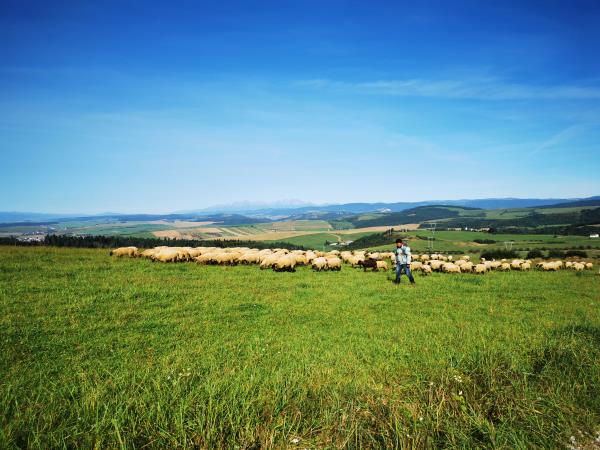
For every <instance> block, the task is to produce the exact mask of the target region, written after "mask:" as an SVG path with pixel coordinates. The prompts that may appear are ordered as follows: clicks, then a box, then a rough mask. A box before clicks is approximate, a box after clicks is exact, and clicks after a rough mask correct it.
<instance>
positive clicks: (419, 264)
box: [410, 261, 424, 272]
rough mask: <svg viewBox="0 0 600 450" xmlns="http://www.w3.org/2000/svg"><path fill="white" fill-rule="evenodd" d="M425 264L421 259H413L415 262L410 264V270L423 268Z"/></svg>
mask: <svg viewBox="0 0 600 450" xmlns="http://www.w3.org/2000/svg"><path fill="white" fill-rule="evenodd" d="M423 265H424V264H423V263H422V262H421V261H413V262H412V263H411V264H410V270H411V271H413V272H414V271H415V270H421V268H422V267H423Z"/></svg>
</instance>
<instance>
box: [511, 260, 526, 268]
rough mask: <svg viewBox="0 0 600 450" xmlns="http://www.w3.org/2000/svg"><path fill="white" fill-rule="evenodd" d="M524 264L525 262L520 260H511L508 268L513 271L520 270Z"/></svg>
mask: <svg viewBox="0 0 600 450" xmlns="http://www.w3.org/2000/svg"><path fill="white" fill-rule="evenodd" d="M524 262H525V261H523V260H522V259H513V260H512V262H511V263H510V268H511V269H513V270H519V269H520V268H521V264H523V263H524Z"/></svg>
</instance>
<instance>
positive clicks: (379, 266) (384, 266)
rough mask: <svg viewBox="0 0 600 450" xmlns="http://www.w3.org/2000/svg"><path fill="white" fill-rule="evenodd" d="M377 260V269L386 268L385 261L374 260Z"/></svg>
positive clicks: (384, 269)
mask: <svg viewBox="0 0 600 450" xmlns="http://www.w3.org/2000/svg"><path fill="white" fill-rule="evenodd" d="M376 262H377V270H379V269H381V270H383V271H387V270H388V265H387V263H386V262H385V261H376Z"/></svg>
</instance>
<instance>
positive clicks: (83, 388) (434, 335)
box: [0, 247, 600, 449]
mask: <svg viewBox="0 0 600 450" xmlns="http://www.w3.org/2000/svg"><path fill="white" fill-rule="evenodd" d="M596 272H597V268H596V270H594V271H593V272H592V271H587V272H585V273H575V272H571V271H561V272H557V273H544V272H529V273H521V272H519V273H517V272H512V273H490V274H487V275H485V276H477V275H472V274H460V275H454V276H452V275H444V274H433V275H432V276H430V277H427V278H423V277H419V276H418V275H417V285H416V287H412V286H410V285H408V284H407V283H403V284H401V285H400V286H395V285H393V284H391V283H390V281H389V277H391V274H390V273H363V272H362V271H359V270H355V269H351V268H349V267H344V268H343V269H342V271H341V272H327V273H313V272H312V271H311V270H309V269H307V268H300V269H298V270H297V272H296V273H275V272H272V271H260V270H259V269H258V268H257V267H255V266H237V267H213V266H198V265H196V264H192V263H179V264H160V263H152V262H150V261H148V260H142V259H115V258H110V257H109V256H108V251H106V250H84V249H59V248H49V247H37V248H36V247H31V248H28V247H0V353H1V354H2V359H1V360H0V448H23V447H30V448H44V449H46V448H57V447H60V448H117V447H118V448H203V449H204V448H206V449H209V448H210V449H212V448H223V449H236V448H237V449H251V448H382V447H388V448H448V447H450V448H477V447H485V448H510V449H514V448H563V447H566V446H568V445H570V444H571V441H570V438H571V436H574V439H576V441H577V442H578V443H581V444H582V445H587V444H589V443H590V442H591V441H592V440H593V437H592V436H594V435H595V433H597V432H598V427H599V426H600V308H599V306H600V277H598V276H597V275H596ZM590 448H591V447H590Z"/></svg>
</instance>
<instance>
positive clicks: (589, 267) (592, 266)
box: [585, 262, 594, 269]
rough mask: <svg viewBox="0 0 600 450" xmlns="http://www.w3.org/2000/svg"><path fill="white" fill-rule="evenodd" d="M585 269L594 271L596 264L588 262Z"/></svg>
mask: <svg viewBox="0 0 600 450" xmlns="http://www.w3.org/2000/svg"><path fill="white" fill-rule="evenodd" d="M585 268H586V269H593V268H594V264H593V263H591V262H586V263H585Z"/></svg>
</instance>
